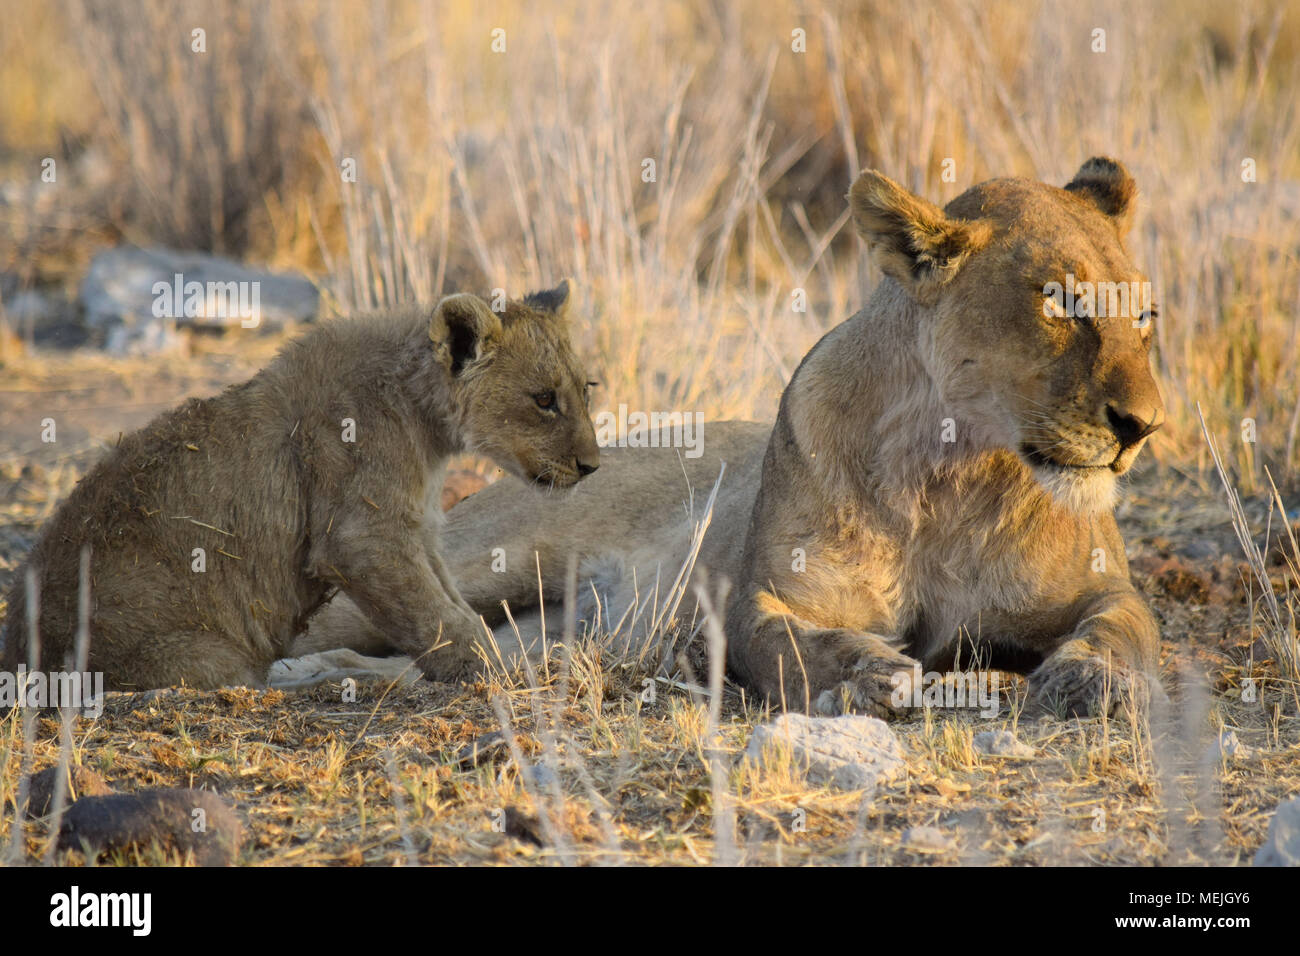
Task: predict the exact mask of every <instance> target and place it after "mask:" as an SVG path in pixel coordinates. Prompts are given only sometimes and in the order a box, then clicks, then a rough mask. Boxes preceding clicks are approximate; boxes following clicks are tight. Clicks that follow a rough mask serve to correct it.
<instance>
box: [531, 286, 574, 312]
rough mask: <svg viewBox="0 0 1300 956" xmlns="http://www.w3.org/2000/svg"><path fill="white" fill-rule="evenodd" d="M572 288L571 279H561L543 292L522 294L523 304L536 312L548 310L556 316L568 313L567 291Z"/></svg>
mask: <svg viewBox="0 0 1300 956" xmlns="http://www.w3.org/2000/svg"><path fill="white" fill-rule="evenodd" d="M572 289H573V280H571V279H561V280H560V284H559V285H557V286H556V287H555V288H554V289H546V290H545V291H543V292H530V293H528V294H527V295H526V296H524V305H526V306H528V307H529V308H530V309H536V310H537V311H538V312H549V313H551V314H552V315H554V316H556V317H557V318H561V319H562V318H564V317H565V316H567V315H568V314H569V293H570V292H571V291H572Z"/></svg>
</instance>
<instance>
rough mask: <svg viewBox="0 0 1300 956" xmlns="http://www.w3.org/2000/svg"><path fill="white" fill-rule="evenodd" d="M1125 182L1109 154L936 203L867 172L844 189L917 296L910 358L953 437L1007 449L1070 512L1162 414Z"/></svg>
mask: <svg viewBox="0 0 1300 956" xmlns="http://www.w3.org/2000/svg"><path fill="white" fill-rule="evenodd" d="M1136 193H1137V187H1136V185H1135V183H1134V181H1133V178H1132V177H1131V176H1130V175H1129V174H1128V172H1127V170H1125V169H1124V167H1123V166H1121V165H1120V164H1119V163H1117V162H1115V161H1114V160H1112V159H1105V158H1093V159H1090V160H1088V161H1087V162H1086V163H1084V164H1083V167H1082V168H1081V169H1080V170H1079V171H1078V173H1076V174H1075V176H1074V179H1073V180H1071V181H1070V183H1069V184H1068V185H1067V186H1066V187H1065V188H1064V189H1061V188H1057V187H1055V186H1049V185H1047V184H1044V183H1040V182H1035V181H1032V180H1026V179H994V180H991V181H989V182H986V183H982V184H980V185H978V186H975V187H973V188H971V189H969V190H967V191H966V192H965V193H963V194H962V195H960V196H958V197H957V198H956V199H954V200H953V201H952V202H950V203H949V204H948V205H947V207H946V208H944V209H943V210H940V209H939V208H938V207H937V206H935V205H933V204H932V203H929V202H926V201H925V200H924V199H921V198H919V197H917V196H914V195H912V194H911V193H909V192H908V191H907V190H905V189H903V188H902V187H901V186H899V185H898V184H897V183H894V182H892V181H891V180H889V179H887V178H886V177H884V176H882V175H880V174H879V173H877V172H875V171H871V170H869V171H867V172H864V173H863V174H862V175H861V176H860V177H859V178H858V180H857V182H856V183H854V185H853V189H852V191H851V192H850V194H849V199H850V203H851V205H852V208H853V215H854V219H855V221H856V223H857V227H858V230H859V232H860V233H861V234H862V236H863V238H864V239H865V240H866V241H867V243H868V245H869V246H870V247H871V249H872V253H873V255H874V256H875V259H876V261H877V263H878V264H879V265H880V268H881V269H882V271H883V272H884V273H885V274H886V275H887V276H889V277H891V278H893V279H894V280H896V281H897V282H898V283H899V284H900V285H901V286H902V288H903V290H904V291H905V292H906V294H907V295H909V296H910V297H911V298H912V299H913V300H915V303H916V304H917V306H918V308H917V309H916V314H917V322H918V324H919V327H918V329H917V343H918V347H919V351H920V358H921V361H922V363H923V364H924V366H925V369H926V371H927V372H928V373H929V375H930V377H931V378H932V380H933V383H934V387H935V389H936V390H937V392H938V397H939V399H940V401H941V402H942V404H943V405H944V407H945V408H948V409H951V411H952V412H953V417H954V419H955V420H956V422H957V427H958V429H963V428H964V429H966V430H967V433H966V435H965V436H964V439H965V440H966V441H968V442H970V443H972V444H973V445H974V446H975V447H977V448H996V447H1003V448H1009V449H1012V450H1013V451H1015V453H1016V454H1018V455H1019V456H1020V459H1021V460H1022V461H1023V462H1024V463H1025V465H1026V466H1028V468H1029V469H1030V470H1031V471H1032V473H1033V475H1034V477H1035V478H1036V479H1037V480H1038V482H1039V483H1040V484H1041V485H1042V486H1043V487H1045V488H1046V489H1047V490H1049V491H1050V492H1051V493H1052V494H1053V495H1054V496H1055V497H1056V498H1057V499H1058V500H1059V501H1061V502H1063V503H1064V504H1066V505H1068V506H1069V507H1072V508H1074V509H1076V510H1079V511H1090V510H1098V509H1104V508H1108V507H1110V506H1111V505H1112V504H1113V500H1114V489H1115V479H1116V476H1117V475H1121V474H1123V473H1124V472H1126V471H1127V470H1128V469H1129V467H1130V466H1131V465H1132V464H1133V460H1134V458H1135V457H1136V456H1137V454H1138V452H1139V450H1140V449H1141V448H1142V445H1143V444H1144V443H1145V441H1146V439H1147V436H1148V435H1150V434H1151V433H1152V432H1153V431H1155V430H1156V429H1157V428H1159V427H1160V425H1161V424H1162V423H1163V422H1164V406H1163V403H1162V402H1161V399H1160V393H1159V391H1158V390H1157V388H1156V384H1155V381H1154V380H1153V379H1152V376H1151V370H1150V366H1149V363H1148V353H1149V352H1150V349H1151V341H1152V335H1153V332H1154V329H1153V320H1154V318H1155V315H1156V312H1155V308H1154V305H1153V304H1152V302H1151V296H1150V288H1151V287H1150V284H1149V283H1148V282H1147V281H1146V277H1145V276H1144V275H1143V274H1142V273H1141V271H1140V270H1139V269H1138V268H1137V266H1136V265H1134V263H1133V261H1132V259H1130V257H1129V254H1128V251H1127V250H1126V249H1125V247H1124V236H1125V234H1126V232H1127V230H1128V226H1129V223H1130V220H1131V216H1132V212H1133V204H1134V197H1135V195H1136Z"/></svg>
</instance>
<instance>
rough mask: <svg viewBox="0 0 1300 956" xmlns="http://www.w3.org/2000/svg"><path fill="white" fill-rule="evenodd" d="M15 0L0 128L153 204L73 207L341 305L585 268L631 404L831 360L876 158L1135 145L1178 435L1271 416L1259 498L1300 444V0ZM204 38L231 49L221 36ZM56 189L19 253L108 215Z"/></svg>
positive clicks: (735, 390)
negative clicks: (858, 194) (315, 282)
mask: <svg viewBox="0 0 1300 956" xmlns="http://www.w3.org/2000/svg"><path fill="white" fill-rule="evenodd" d="M12 13H13V16H12V17H9V18H6V22H5V23H4V24H3V25H0V72H2V73H3V75H4V76H5V78H6V82H7V84H8V85H7V86H6V90H7V95H6V97H5V101H4V102H0V130H5V129H6V128H12V129H14V130H17V131H19V135H21V136H23V137H25V138H26V140H25V141H24V142H17V143H15V142H7V143H0V162H3V161H4V159H5V158H6V157H7V158H9V159H10V161H11V164H18V163H19V161H21V164H25V165H21V164H20V165H21V168H23V169H27V170H28V173H29V174H30V169H31V168H35V167H33V166H31V161H32V159H33V158H34V157H38V156H40V155H43V153H42V151H43V150H48V149H50V148H51V147H50V145H49V144H48V143H47V142H45V140H49V141H54V140H57V139H59V137H60V135H61V134H60V133H59V131H60V130H64V131H65V132H66V134H67V135H65V136H63V137H62V138H63V139H64V140H66V141H67V142H69V143H72V144H74V145H73V146H70V147H69V149H68V151H69V161H70V162H74V163H75V162H77V161H79V160H77V159H76V157H77V156H82V155H91V154H101V155H105V156H107V157H108V158H109V162H110V163H112V164H115V165H114V166H113V168H115V169H116V170H118V181H116V182H111V183H110V184H109V185H108V186H107V187H105V188H104V189H103V191H104V192H107V193H109V194H110V195H111V196H116V197H118V199H119V201H117V202H116V203H107V204H106V203H104V202H91V201H89V198H88V197H84V196H82V195H81V194H80V193H79V190H80V189H82V188H83V187H81V186H79V185H78V184H79V183H80V182H81V180H80V179H79V177H78V176H76V175H69V177H68V178H67V180H66V181H65V182H64V185H62V186H61V187H60V191H59V193H58V202H57V203H56V204H55V206H56V207H57V208H56V209H55V211H54V212H51V213H50V214H49V215H50V216H51V217H52V216H55V214H56V213H57V218H58V219H59V222H63V220H66V219H68V217H69V216H73V215H74V214H75V212H76V211H77V210H78V209H81V210H95V214H96V215H100V216H103V217H106V218H107V219H108V220H109V221H110V222H111V223H113V224H116V226H117V227H118V228H120V230H121V231H123V232H125V233H126V234H127V235H128V236H129V237H131V238H133V239H136V240H137V241H160V242H171V243H181V244H189V245H203V246H208V247H212V248H226V249H232V250H234V251H237V252H239V251H244V252H246V253H247V254H249V255H252V256H256V257H260V258H262V259H267V260H271V261H273V262H274V263H275V264H278V265H297V266H300V267H303V268H307V269H310V270H312V271H313V272H315V273H316V274H318V275H320V276H321V277H322V282H323V283H324V284H325V285H326V286H327V287H328V289H329V290H330V292H331V294H332V298H333V301H334V303H335V306H336V308H337V309H339V310H340V311H347V310H351V309H356V308H372V307H380V306H385V305H389V304H392V303H395V302H402V301H408V300H411V299H421V300H428V299H431V298H435V297H436V296H437V295H439V294H441V293H443V292H445V291H448V290H451V289H459V288H472V289H478V290H488V289H493V288H505V289H508V290H509V291H510V292H511V293H514V294H517V293H519V292H520V291H522V290H524V289H526V288H529V287H534V286H538V285H542V284H548V283H550V282H552V281H554V280H555V279H556V278H558V277H559V276H561V275H564V274H571V275H574V276H575V277H576V278H577V280H578V282H579V284H580V286H581V289H582V301H581V305H580V308H579V310H578V313H579V315H580V316H581V319H580V320H579V323H578V328H577V335H578V338H579V340H580V346H581V348H582V349H583V350H584V351H585V352H586V354H588V355H590V356H593V358H594V360H595V364H596V365H598V366H599V372H598V375H599V377H600V378H601V380H602V381H603V382H604V383H605V386H606V387H605V389H604V390H603V391H602V393H601V394H599V395H598V403H599V404H600V405H602V406H605V407H614V406H616V405H617V404H618V403H619V402H627V403H628V404H629V405H630V406H632V407H637V408H690V409H692V410H699V411H703V412H704V413H706V414H707V415H709V416H710V417H766V416H769V415H771V414H772V413H773V412H774V410H775V405H776V400H777V396H778V395H779V394H780V390H781V386H782V385H783V383H784V381H785V380H786V379H787V378H788V376H789V374H790V372H791V370H792V369H793V368H794V367H795V365H796V364H797V362H798V360H799V358H800V356H802V355H803V353H804V352H805V351H806V350H807V349H808V347H809V346H810V345H811V344H812V343H813V342H814V341H815V340H816V338H817V337H818V336H819V335H820V334H821V333H822V332H823V331H824V330H825V329H826V328H827V327H829V326H830V325H832V324H834V323H836V322H838V321H839V320H841V319H842V318H844V317H846V316H847V315H848V314H849V313H850V312H851V311H852V310H853V309H854V308H855V307H856V306H857V305H858V304H859V303H860V302H861V301H862V299H863V297H864V296H865V295H866V294H867V292H868V291H869V289H870V286H871V284H872V282H873V281H874V279H875V273H874V272H873V271H871V270H870V269H868V268H866V267H865V264H864V263H863V262H862V259H861V256H860V254H859V249H858V245H857V242H856V240H855V239H853V238H852V236H851V230H850V229H848V228H845V225H846V221H847V217H846V215H845V203H844V199H843V197H844V194H845V191H846V190H847V188H848V186H849V184H850V182H851V180H852V177H853V175H854V174H855V173H856V171H857V169H858V168H859V167H860V166H874V167H878V168H880V169H882V170H884V171H885V172H887V173H888V174H889V175H891V176H893V177H894V178H896V179H898V180H900V181H901V182H903V183H904V184H905V185H906V186H908V187H909V188H912V189H914V190H917V191H919V192H921V193H923V194H924V195H927V196H929V197H931V198H934V199H937V200H941V201H944V200H948V199H950V198H952V197H953V196H955V195H956V194H957V193H959V192H960V191H961V190H963V189H964V188H966V187H967V186H969V185H971V184H972V183H975V182H979V181H981V180H983V179H986V178H988V177H990V176H999V175H1024V176H1033V177H1038V178H1041V179H1045V180H1047V181H1050V182H1056V183H1063V182H1065V181H1066V180H1067V179H1068V177H1069V176H1070V175H1071V174H1072V173H1073V171H1074V170H1075V169H1076V168H1077V167H1078V166H1079V164H1080V163H1081V162H1082V161H1083V160H1084V159H1085V158H1086V157H1088V156H1090V155H1092V154H1096V153H1104V154H1109V155H1113V156H1117V157H1120V158H1121V159H1122V160H1123V161H1124V162H1125V163H1127V164H1128V165H1129V166H1130V167H1131V169H1132V170H1133V172H1134V174H1135V176H1136V178H1137V180H1138V182H1139V184H1140V185H1141V187H1142V190H1143V193H1144V204H1143V207H1144V212H1143V214H1142V216H1141V218H1140V220H1139V222H1138V224H1137V226H1136V230H1135V232H1134V233H1133V235H1132V237H1131V245H1132V246H1133V249H1134V252H1135V255H1136V258H1137V259H1138V261H1139V262H1140V263H1142V264H1144V265H1145V267H1146V268H1147V270H1148V271H1149V273H1150V276H1151V278H1152V281H1153V283H1154V284H1155V286H1156V291H1157V300H1158V302H1159V303H1160V306H1161V315H1162V317H1161V320H1160V321H1159V323H1158V326H1157V337H1158V347H1157V350H1156V355H1155V362H1156V366H1157V370H1158V374H1159V378H1160V384H1161V387H1162V389H1163V391H1164V393H1165V395H1166V397H1167V399H1168V405H1169V413H1170V414H1169V419H1168V424H1167V426H1166V427H1165V428H1164V429H1162V431H1161V432H1160V433H1159V434H1158V435H1156V436H1155V438H1154V440H1153V442H1152V454H1153V456H1154V457H1156V458H1158V459H1162V460H1165V461H1179V462H1181V463H1184V464H1186V463H1188V462H1192V463H1196V464H1199V465H1201V466H1203V467H1209V466H1210V462H1209V459H1208V458H1207V457H1206V456H1205V449H1204V446H1203V444H1202V442H1201V441H1200V438H1199V434H1198V425H1197V417H1196V414H1195V408H1194V403H1195V402H1196V401H1200V402H1201V403H1202V406H1203V408H1204V409H1205V414H1206V420H1207V422H1208V424H1209V425H1210V427H1211V428H1212V429H1213V430H1214V431H1215V432H1216V433H1218V434H1232V435H1234V436H1237V435H1241V434H1244V431H1243V427H1244V426H1243V420H1244V419H1251V420H1252V422H1253V425H1254V427H1255V431H1256V433H1257V441H1254V442H1251V441H1249V440H1240V441H1238V440H1237V439H1236V438H1234V440H1233V441H1232V442H1231V444H1229V445H1225V447H1224V450H1223V451H1224V455H1225V456H1226V457H1227V459H1228V460H1229V461H1230V462H1231V463H1233V464H1234V465H1239V466H1240V467H1239V468H1238V471H1239V473H1240V475H1241V481H1242V483H1243V485H1244V487H1245V488H1246V489H1247V490H1251V489H1252V488H1253V487H1254V486H1255V483H1256V482H1257V481H1259V480H1261V476H1262V474H1263V470H1262V469H1263V468H1264V466H1266V465H1268V466H1271V467H1272V469H1273V471H1274V473H1275V474H1289V472H1290V469H1292V468H1294V466H1295V464H1296V455H1297V447H1296V446H1297V435H1298V434H1300V383H1298V382H1297V380H1296V379H1295V377H1294V376H1293V375H1291V374H1290V370H1291V369H1293V368H1294V367H1295V366H1296V364H1297V360H1298V359H1300V330H1298V328H1297V325H1296V322H1295V315H1296V310H1297V305H1298V304H1300V256H1297V255H1296V251H1297V249H1300V149H1298V148H1297V147H1298V146H1300V114H1298V112H1297V110H1298V109H1300V107H1298V106H1297V103H1296V99H1295V96H1294V91H1295V89H1297V88H1298V87H1300V82H1298V81H1300V60H1298V59H1297V56H1298V54H1300V8H1296V7H1295V6H1294V5H1287V4H1280V3H1277V2H1274V0H1246V2H1243V3H1241V4H1237V5H1235V6H1233V7H1231V8H1229V7H1224V6H1222V5H1220V4H1215V3H1213V2H1211V0H1160V2H1155V3H1151V4H1131V3H1126V2H1122V0H1090V2H1085V3H1079V4H1069V5H1062V4H1057V3H1046V2H1044V3H1022V2H995V3H983V2H975V0H930V2H925V3H913V4H904V5H898V4H890V3H884V2H879V0H800V2H796V0H764V2H761V3H760V2H759V0H734V2H730V3H723V4H703V3H695V2H689V0H675V2H670V3H668V4H660V5H654V6H653V7H647V6H645V5H644V4H636V3H633V2H631V0H612V2H597V0H572V2H570V3H567V4H565V5H563V6H559V7H557V6H552V7H548V8H547V10H546V11H545V13H543V12H541V11H539V10H537V9H536V8H535V7H534V6H533V5H530V4H527V3H523V2H521V0H503V2H499V3H490V4H481V3H469V2H461V0H458V2H449V3H442V2H434V0H379V2H374V3H370V2H366V3H362V2H360V0H305V2H302V3H295V4H285V5H272V6H270V7H267V6H265V5H263V4H259V3H256V2H254V0H230V2H228V3H224V4H222V5H220V6H215V7H211V8H195V7H193V6H192V5H190V4H185V3H181V2H177V0H152V2H150V3H146V4H143V5H140V6H139V7H135V8H132V10H131V11H130V12H128V11H126V10H125V9H123V8H120V7H119V6H117V5H113V4H106V3H103V2H100V0H78V2H77V3H75V4H73V5H72V6H71V7H69V8H67V9H66V10H65V9H62V8H60V9H57V10H49V9H46V8H44V7H39V6H37V7H30V8H20V9H16V10H14V11H12ZM196 28H203V29H206V31H207V52H206V53H202V54H199V53H195V52H193V51H192V49H191V35H192V31H193V30H194V29H196ZM496 29H501V30H504V31H505V32H504V35H503V40H504V43H505V49H504V52H499V53H498V52H494V51H493V48H492V43H493V39H494V36H493V31H494V30H496ZM1098 30H1104V31H1105V36H1104V42H1105V49H1104V51H1102V50H1100V49H1098V47H1097V43H1098V40H1097V34H1096V32H1095V31H1098ZM795 31H802V35H801V36H802V39H800V37H799V36H798V35H796V33H795ZM798 42H802V43H803V44H804V45H803V47H802V48H801V49H802V52H796V50H795V49H793V48H792V47H794V46H796V45H797V43H798ZM24 68H25V69H24ZM56 72H57V73H58V79H57V82H55V80H54V79H53V75H54V74H55V73H56ZM88 90H89V91H94V92H95V93H97V99H98V104H97V105H96V100H95V97H93V96H90V95H87V93H86V91H88ZM33 103H38V104H40V106H41V107H42V108H43V111H38V110H35V109H33V107H32V104H33ZM10 120H12V124H10V123H9V122H7V121H10ZM0 135H3V134H0ZM647 161H653V164H654V170H653V173H654V174H653V177H651V176H650V175H649V167H648V166H647ZM353 165H354V167H355V170H356V181H355V182H352V181H349V180H348V179H347V178H345V175H344V172H345V168H352V166H353ZM1247 167H1248V168H1249V172H1250V173H1251V174H1253V178H1254V181H1247V180H1249V179H1250V178H1251V176H1250V175H1247V171H1248V170H1247ZM15 168H20V167H19V166H15ZM647 180H652V181H647ZM86 188H88V187H86ZM101 198H102V197H101ZM47 199H48V197H47ZM82 200H85V201H82ZM42 201H44V200H42ZM33 202H35V200H33ZM35 208H36V207H35V206H33V209H35ZM41 208H44V207H41ZM33 209H28V208H26V207H24V206H23V205H22V203H18V204H16V205H10V206H9V207H8V208H7V209H6V210H4V213H5V215H7V216H8V218H9V221H10V222H12V223H21V227H22V236H23V237H24V238H22V240H21V241H16V242H15V243H13V244H11V246H10V247H9V248H6V246H5V243H3V242H0V267H5V264H6V261H8V263H9V264H10V265H15V264H20V263H28V262H30V261H31V260H32V254H33V251H34V250H36V249H38V248H44V247H42V246H40V245H39V243H37V242H36V241H35V240H34V239H32V238H31V237H32V236H33V235H46V234H47V233H50V232H52V231H53V232H55V233H57V235H61V236H67V237H69V238H68V241H72V237H75V235H76V233H75V232H67V230H66V229H65V230H64V231H62V232H59V231H58V230H57V229H56V228H55V227H56V224H55V223H54V222H53V221H52V220H50V221H46V220H42V219H41V218H40V216H39V215H37V214H36V213H35V212H33ZM89 214H90V213H89V212H87V215H89ZM47 219H48V217H47ZM42 230H44V231H42ZM42 254H43V255H44V253H42ZM47 258H48V257H47ZM796 290H803V292H804V293H806V296H807V302H808V310H807V311H806V312H799V311H795V310H794V308H793V306H794V303H795V299H794V298H793V296H794V293H795V291H796Z"/></svg>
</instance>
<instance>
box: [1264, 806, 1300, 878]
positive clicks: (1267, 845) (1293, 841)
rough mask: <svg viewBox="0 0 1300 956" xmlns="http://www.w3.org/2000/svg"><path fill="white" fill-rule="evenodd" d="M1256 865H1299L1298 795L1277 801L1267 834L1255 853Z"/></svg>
mask: <svg viewBox="0 0 1300 956" xmlns="http://www.w3.org/2000/svg"><path fill="white" fill-rule="evenodd" d="M1255 865H1256V866H1300V797H1292V798H1291V799H1290V800H1287V801H1286V802H1285V803H1279V804H1278V806H1277V809H1276V810H1275V811H1273V819H1272V820H1271V821H1269V824H1268V836H1267V837H1266V838H1265V840H1264V845H1263V846H1261V847H1260V848H1259V852H1258V853H1256V854H1255Z"/></svg>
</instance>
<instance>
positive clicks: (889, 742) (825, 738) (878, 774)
mask: <svg viewBox="0 0 1300 956" xmlns="http://www.w3.org/2000/svg"><path fill="white" fill-rule="evenodd" d="M782 745H788V746H789V747H790V748H791V750H792V753H793V756H794V759H795V763H796V765H797V766H799V767H801V768H803V769H805V770H806V772H807V775H808V780H809V781H810V782H812V783H818V784H826V785H829V786H832V787H835V788H837V789H840V790H866V789H869V788H871V787H875V786H878V785H880V784H887V783H891V782H893V781H894V780H896V779H898V778H899V777H901V776H902V775H903V774H904V773H905V772H906V770H907V763H906V761H905V759H904V756H903V746H902V744H900V743H899V741H898V737H897V736H896V735H895V734H894V732H893V731H892V730H891V729H890V728H889V725H888V724H886V723H885V722H884V721H883V720H880V719H879V718H876V717H865V716H853V715H844V716H841V717H808V716H805V715H804V714H784V715H782V716H781V717H778V718H777V719H776V720H774V721H772V722H771V723H768V724H762V725H760V726H758V727H755V728H754V733H753V736H752V737H750V740H749V748H748V749H747V750H746V753H747V754H748V755H749V756H750V757H752V758H754V759H755V760H758V761H760V762H762V761H764V760H766V759H768V756H767V755H769V754H770V753H771V751H772V750H773V749H774V748H775V747H778V746H782Z"/></svg>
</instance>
